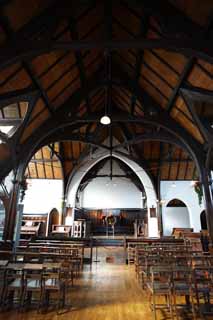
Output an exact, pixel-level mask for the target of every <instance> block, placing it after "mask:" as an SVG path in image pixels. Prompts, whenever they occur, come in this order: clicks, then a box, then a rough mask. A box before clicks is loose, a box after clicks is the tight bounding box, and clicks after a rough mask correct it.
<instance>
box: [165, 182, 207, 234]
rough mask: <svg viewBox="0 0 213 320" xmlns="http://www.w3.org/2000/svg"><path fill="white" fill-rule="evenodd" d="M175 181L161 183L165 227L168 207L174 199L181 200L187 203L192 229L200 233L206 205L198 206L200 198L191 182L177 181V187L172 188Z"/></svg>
mask: <svg viewBox="0 0 213 320" xmlns="http://www.w3.org/2000/svg"><path fill="white" fill-rule="evenodd" d="M172 184H173V181H161V199H162V200H163V205H162V220H163V225H164V222H165V221H166V205H167V204H168V202H169V201H170V200H172V199H179V200H181V201H183V202H184V203H185V205H186V206H187V208H188V210H189V220H190V227H191V228H194V231H200V229H201V225H200V213H201V212H202V211H203V210H204V203H203V202H202V204H201V206H200V205H199V204H198V196H197V193H196V192H195V191H194V188H193V187H192V186H191V181H175V185H176V187H175V188H174V187H173V186H172Z"/></svg>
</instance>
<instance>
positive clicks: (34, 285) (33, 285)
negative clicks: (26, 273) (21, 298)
mask: <svg viewBox="0 0 213 320" xmlns="http://www.w3.org/2000/svg"><path fill="white" fill-rule="evenodd" d="M40 288H41V280H38V279H36V280H34V279H31V280H27V290H38V289H40Z"/></svg>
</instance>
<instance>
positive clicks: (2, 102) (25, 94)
mask: <svg viewBox="0 0 213 320" xmlns="http://www.w3.org/2000/svg"><path fill="white" fill-rule="evenodd" d="M35 94H38V90H36V89H33V87H28V88H25V89H20V90H15V91H9V92H5V93H2V94H1V95H0V109H2V108H4V107H6V106H8V105H10V104H13V103H16V102H22V101H29V100H30V98H31V97H32V96H34V95H35Z"/></svg>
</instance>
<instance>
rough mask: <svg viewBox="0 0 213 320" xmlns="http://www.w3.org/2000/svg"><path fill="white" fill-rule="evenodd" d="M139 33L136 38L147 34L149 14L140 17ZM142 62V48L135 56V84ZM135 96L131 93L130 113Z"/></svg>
mask: <svg viewBox="0 0 213 320" xmlns="http://www.w3.org/2000/svg"><path fill="white" fill-rule="evenodd" d="M140 25H141V27H140V29H141V30H140V35H139V36H138V38H145V37H146V35H147V32H148V30H149V16H145V15H144V16H143V17H141V22H140ZM143 63H144V50H139V51H138V54H137V57H136V63H135V80H134V81H135V84H136V85H137V84H138V81H139V79H140V75H141V67H142V64H143ZM136 100H137V99H136V97H135V96H134V95H133V96H132V98H131V114H134V112H135V105H136Z"/></svg>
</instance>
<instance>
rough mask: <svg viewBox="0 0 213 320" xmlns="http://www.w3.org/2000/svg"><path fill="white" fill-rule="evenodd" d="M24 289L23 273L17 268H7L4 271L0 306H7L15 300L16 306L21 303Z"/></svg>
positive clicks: (19, 305)
mask: <svg viewBox="0 0 213 320" xmlns="http://www.w3.org/2000/svg"><path fill="white" fill-rule="evenodd" d="M23 290H24V275H23V271H22V269H21V266H20V269H19V268H14V269H13V268H12V267H11V269H10V268H8V269H6V271H5V282H4V291H3V295H2V306H3V308H4V307H8V306H9V305H10V304H11V303H15V302H17V305H18V307H21V305H22V299H23Z"/></svg>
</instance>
